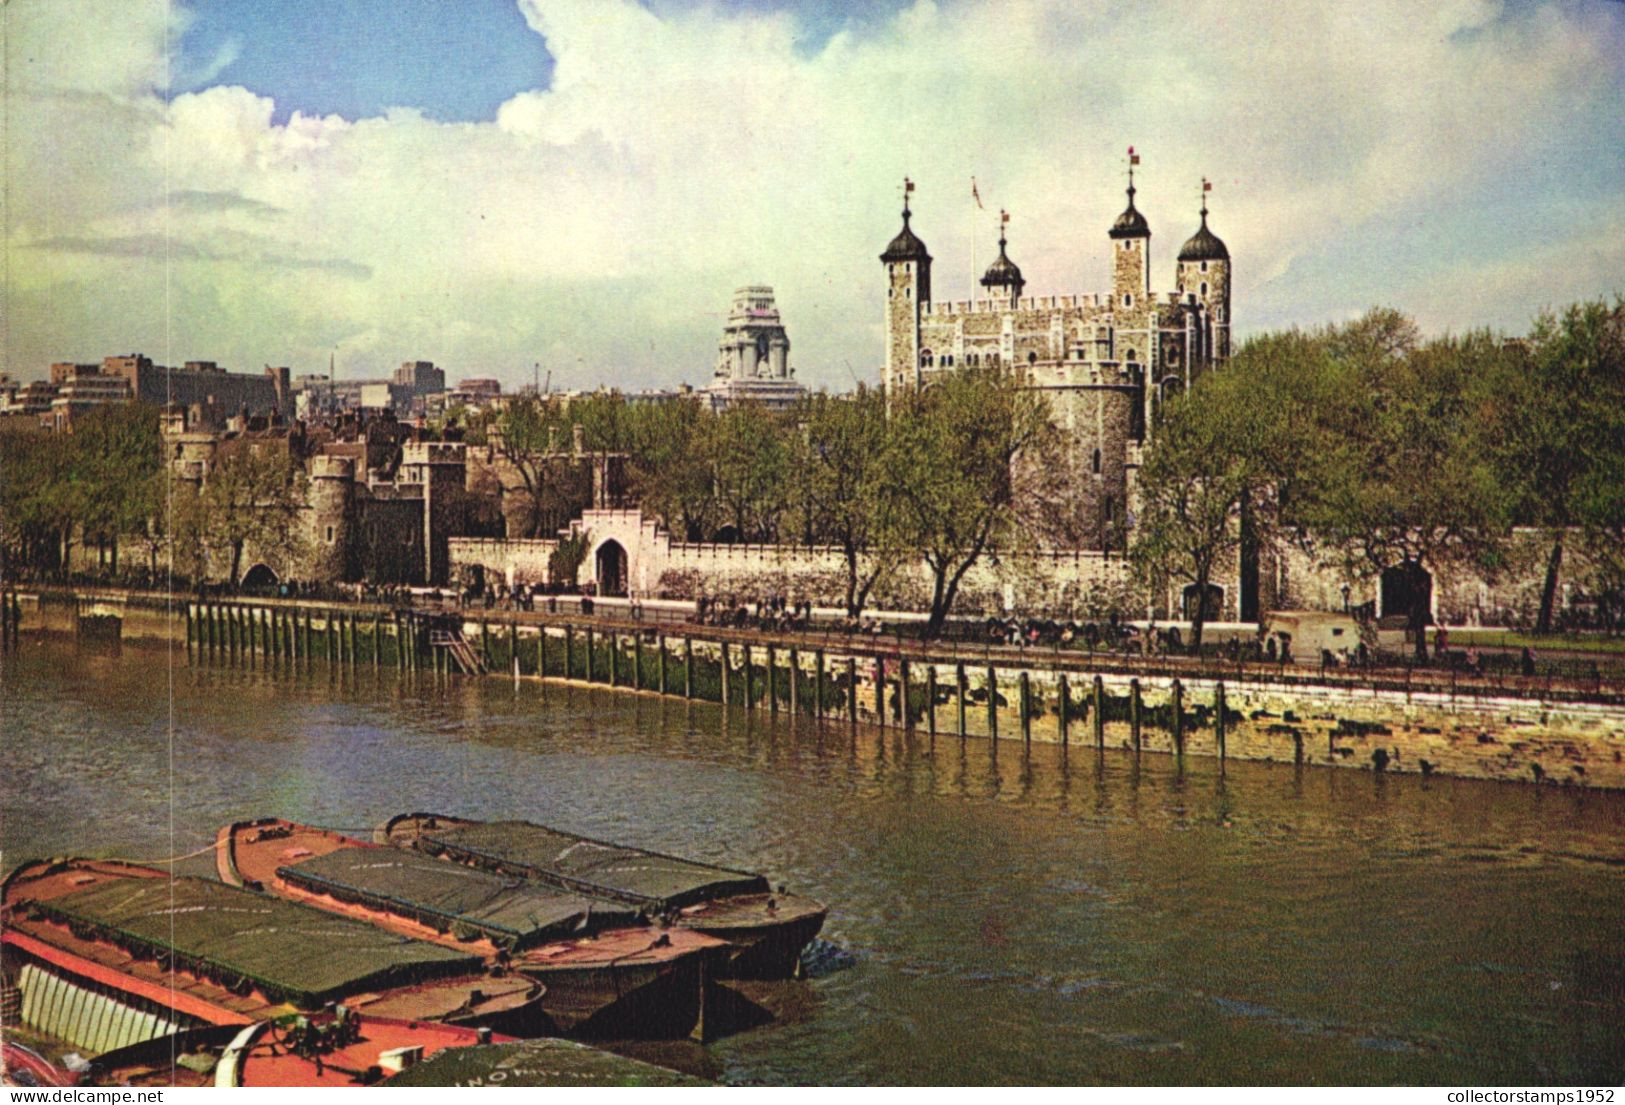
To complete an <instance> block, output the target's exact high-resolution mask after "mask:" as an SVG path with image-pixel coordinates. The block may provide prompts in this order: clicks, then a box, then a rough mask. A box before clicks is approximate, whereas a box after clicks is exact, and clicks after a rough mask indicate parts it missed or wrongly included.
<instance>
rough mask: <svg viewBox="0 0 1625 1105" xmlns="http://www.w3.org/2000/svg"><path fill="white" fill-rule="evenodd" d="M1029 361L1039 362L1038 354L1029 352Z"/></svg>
mask: <svg viewBox="0 0 1625 1105" xmlns="http://www.w3.org/2000/svg"><path fill="white" fill-rule="evenodd" d="M1027 363H1028V364H1037V363H1038V354H1037V353H1028V354H1027Z"/></svg>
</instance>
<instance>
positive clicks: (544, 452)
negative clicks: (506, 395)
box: [485, 396, 591, 537]
mask: <svg viewBox="0 0 1625 1105" xmlns="http://www.w3.org/2000/svg"><path fill="white" fill-rule="evenodd" d="M485 434H486V440H487V441H488V443H489V444H490V445H491V446H492V447H493V448H494V449H495V450H496V453H497V455H498V456H499V457H501V458H502V460H503V461H504V462H505V467H506V468H507V470H508V471H509V472H511V473H512V474H513V476H514V477H515V478H516V479H517V481H518V482H517V484H510V483H509V482H508V481H506V480H504V481H503V488H502V492H503V495H504V497H508V496H511V497H512V498H513V500H514V501H515V502H516V503H517V504H518V507H519V509H518V510H517V511H511V512H510V511H506V510H505V511H504V514H505V515H507V517H508V518H509V520H510V530H509V534H508V535H509V536H510V537H545V536H547V535H548V534H549V533H550V532H553V531H556V530H557V529H558V527H559V526H560V525H561V524H562V522H563V520H564V519H565V518H567V517H568V516H569V515H571V514H572V513H573V512H574V511H575V509H577V507H578V504H579V503H581V502H583V501H584V496H586V495H587V494H588V491H589V490H590V484H589V483H588V481H590V479H591V473H590V471H589V470H588V469H586V467H585V466H584V465H581V464H578V463H572V462H571V461H570V460H569V458H563V457H561V456H560V455H559V450H560V449H568V448H569V447H570V444H569V443H570V440H571V435H570V427H569V425H568V424H567V423H566V421H565V419H564V416H563V413H562V411H561V410H560V409H559V405H558V404H557V403H554V402H551V401H544V400H541V399H535V398H531V397H528V396H527V397H524V398H520V399H516V400H514V401H513V402H511V403H509V404H508V405H507V407H505V408H504V409H503V411H502V413H501V414H500V415H499V416H498V417H497V418H496V420H495V423H494V424H492V425H488V426H486V428H485ZM561 441H562V443H563V444H561Z"/></svg>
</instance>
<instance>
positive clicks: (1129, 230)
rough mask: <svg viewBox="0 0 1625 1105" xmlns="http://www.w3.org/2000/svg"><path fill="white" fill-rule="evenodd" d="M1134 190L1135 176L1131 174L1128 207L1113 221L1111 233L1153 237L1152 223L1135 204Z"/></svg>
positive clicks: (1123, 236) (1115, 235)
mask: <svg viewBox="0 0 1625 1105" xmlns="http://www.w3.org/2000/svg"><path fill="white" fill-rule="evenodd" d="M1134 191H1135V189H1134V177H1133V176H1130V177H1129V178H1128V207H1127V208H1125V209H1124V211H1123V213H1122V214H1121V215H1119V216H1117V221H1116V222H1114V223H1112V228H1111V231H1110V233H1111V236H1112V237H1113V238H1118V239H1121V238H1149V237H1151V227H1150V225H1149V224H1147V223H1146V221H1145V216H1144V215H1142V214H1140V212H1139V211H1138V210H1137V209H1136V208H1135V206H1134Z"/></svg>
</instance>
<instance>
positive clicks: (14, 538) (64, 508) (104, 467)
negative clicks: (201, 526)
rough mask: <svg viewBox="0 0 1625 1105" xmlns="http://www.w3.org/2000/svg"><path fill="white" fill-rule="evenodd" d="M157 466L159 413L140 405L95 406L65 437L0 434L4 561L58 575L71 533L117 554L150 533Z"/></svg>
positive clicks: (157, 498) (158, 509)
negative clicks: (127, 541) (121, 543)
mask: <svg viewBox="0 0 1625 1105" xmlns="http://www.w3.org/2000/svg"><path fill="white" fill-rule="evenodd" d="M162 463H163V458H162V454H161V448H160V444H159V436H158V418H157V412H156V411H155V410H154V409H153V408H152V407H151V406H150V405H148V404H145V403H127V404H110V405H107V406H104V407H98V408H96V409H94V410H91V411H88V412H86V413H85V414H83V415H81V416H79V417H78V418H77V419H75V421H74V423H73V428H72V431H71V432H69V433H43V432H37V431H32V430H30V431H8V432H6V433H4V434H0V472H3V473H4V479H0V545H3V547H4V556H5V558H6V562H7V563H8V564H9V565H11V566H13V567H14V568H15V567H22V566H27V567H30V568H33V569H36V570H41V571H60V570H62V569H63V568H65V567H66V566H67V562H68V553H69V549H70V546H71V542H72V540H73V533H74V529H75V527H80V528H81V529H82V531H83V533H84V535H85V537H86V539H94V540H100V541H106V542H111V543H113V547H114V548H115V550H116V548H117V540H118V538H120V537H123V536H137V535H144V534H147V533H148V532H149V531H150V529H151V528H152V526H153V525H155V524H156V522H155V519H156V518H157V517H158V516H159V515H161V513H162V508H163V481H162V479H161V471H162ZM115 567H116V563H115Z"/></svg>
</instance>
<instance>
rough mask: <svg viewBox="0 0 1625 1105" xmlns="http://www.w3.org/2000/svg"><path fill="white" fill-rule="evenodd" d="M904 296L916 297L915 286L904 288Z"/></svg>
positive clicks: (906, 297)
mask: <svg viewBox="0 0 1625 1105" xmlns="http://www.w3.org/2000/svg"><path fill="white" fill-rule="evenodd" d="M903 298H904V299H913V298H914V289H913V288H904V289H903Z"/></svg>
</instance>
